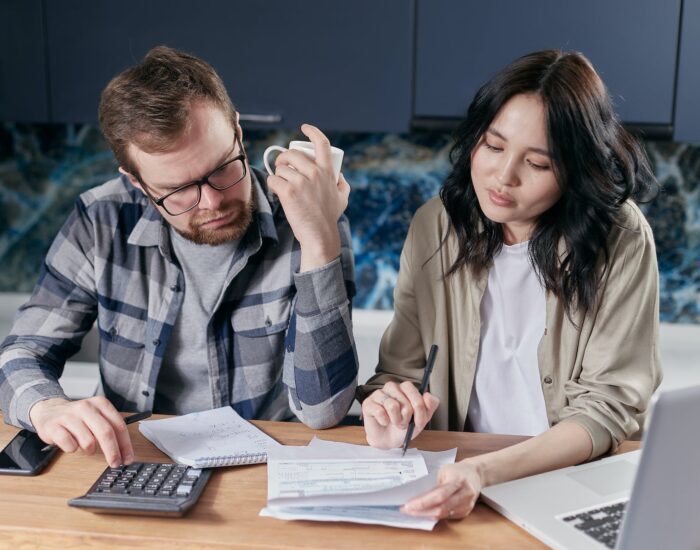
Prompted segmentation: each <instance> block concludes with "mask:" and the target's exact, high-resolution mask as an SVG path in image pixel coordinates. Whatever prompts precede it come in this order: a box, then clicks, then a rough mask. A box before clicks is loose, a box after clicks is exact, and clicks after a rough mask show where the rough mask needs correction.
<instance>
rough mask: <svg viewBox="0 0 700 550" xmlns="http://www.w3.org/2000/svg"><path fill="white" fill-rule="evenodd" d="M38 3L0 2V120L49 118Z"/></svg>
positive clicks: (24, 0) (38, 0) (22, 0)
mask: <svg viewBox="0 0 700 550" xmlns="http://www.w3.org/2000/svg"><path fill="white" fill-rule="evenodd" d="M43 23H44V19H43V11H42V2H41V0H2V1H0V120H5V121H12V122H38V121H46V120H48V118H49V111H48V95H47V90H46V58H45V55H44V54H45V42H44V26H43Z"/></svg>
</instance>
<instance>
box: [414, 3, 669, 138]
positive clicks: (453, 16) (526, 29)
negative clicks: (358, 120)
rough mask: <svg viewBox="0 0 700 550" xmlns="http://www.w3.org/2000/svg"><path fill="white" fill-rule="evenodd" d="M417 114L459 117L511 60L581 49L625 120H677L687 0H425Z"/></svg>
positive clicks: (420, 32) (418, 53) (421, 12)
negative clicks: (676, 95)
mask: <svg viewBox="0 0 700 550" xmlns="http://www.w3.org/2000/svg"><path fill="white" fill-rule="evenodd" d="M417 1H418V10H417V45H416V101H415V115H416V116H417V117H458V116H462V115H463V114H464V113H465V112H466V108H467V106H468V105H469V103H470V102H471V100H472V98H473V97H474V94H475V92H476V91H477V89H478V88H479V86H480V85H481V84H483V83H484V82H485V81H486V80H488V79H489V77H490V76H492V75H493V74H494V73H495V72H496V71H498V70H499V69H500V68H502V67H503V66H505V65H507V64H508V63H509V62H510V61H512V60H513V59H515V58H516V57H519V56H521V55H524V54H526V53H529V52H531V51H535V50H540V49H546V48H561V49H563V50H577V51H580V52H582V53H583V54H584V55H586V56H587V57H588V58H589V59H590V60H591V62H592V63H593V65H594V67H595V68H596V70H597V71H598V72H599V74H600V75H601V76H602V78H603V80H604V81H605V83H606V85H607V86H608V89H609V90H610V93H611V96H612V98H613V101H614V103H615V106H616V109H617V112H618V113H619V114H620V117H621V118H622V120H624V121H625V122H628V123H633V124H636V123H641V124H664V125H670V124H671V122H672V112H673V91H674V78H675V64H676V49H677V43H678V29H679V22H680V3H681V0H664V1H663V2H659V1H658V0H615V1H614V2H611V1H610V0H587V1H585V2H558V1H554V0H529V1H527V2H523V1H522V0H494V1H491V2H463V1H461V0H417Z"/></svg>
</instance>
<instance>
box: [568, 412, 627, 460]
mask: <svg viewBox="0 0 700 550" xmlns="http://www.w3.org/2000/svg"><path fill="white" fill-rule="evenodd" d="M563 421H567V422H576V424H578V425H579V426H581V427H583V429H584V430H586V431H587V432H588V435H589V436H591V442H592V443H593V445H592V449H591V454H590V456H589V457H588V460H593V459H594V458H598V457H599V456H600V455H602V454H605V453H607V452H610V453H614V452H615V450H616V449H617V444H616V442H615V439H614V438H613V437H612V435H611V434H610V432H609V431H608V430H606V429H605V428H604V427H603V426H601V425H600V424H599V423H598V422H596V421H595V420H593V419H592V418H591V417H589V416H587V415H585V414H574V415H573V416H569V417H567V418H563V419H562V422H563Z"/></svg>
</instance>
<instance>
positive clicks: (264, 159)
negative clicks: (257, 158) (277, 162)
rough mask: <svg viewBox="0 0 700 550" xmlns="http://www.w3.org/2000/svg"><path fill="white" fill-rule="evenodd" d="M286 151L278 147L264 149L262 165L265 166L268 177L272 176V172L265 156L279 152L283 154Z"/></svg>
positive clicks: (271, 146) (272, 146)
mask: <svg viewBox="0 0 700 550" xmlns="http://www.w3.org/2000/svg"><path fill="white" fill-rule="evenodd" d="M286 150H287V149H285V148H284V147H280V146H279V145H270V146H269V147H268V148H267V149H265V152H264V153H263V164H265V169H266V170H267V173H268V174H270V175H273V174H274V172H273V171H272V168H270V163H269V162H268V161H267V156H268V155H269V154H270V153H272V151H280V152H282V153H284V152H285V151H286Z"/></svg>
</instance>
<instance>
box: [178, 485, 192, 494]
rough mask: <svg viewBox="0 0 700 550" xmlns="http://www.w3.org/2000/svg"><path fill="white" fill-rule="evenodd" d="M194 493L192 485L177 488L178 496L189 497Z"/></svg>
mask: <svg viewBox="0 0 700 550" xmlns="http://www.w3.org/2000/svg"><path fill="white" fill-rule="evenodd" d="M191 492H192V485H180V486H179V487H178V488H177V496H187V495H189V494H190V493H191Z"/></svg>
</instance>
